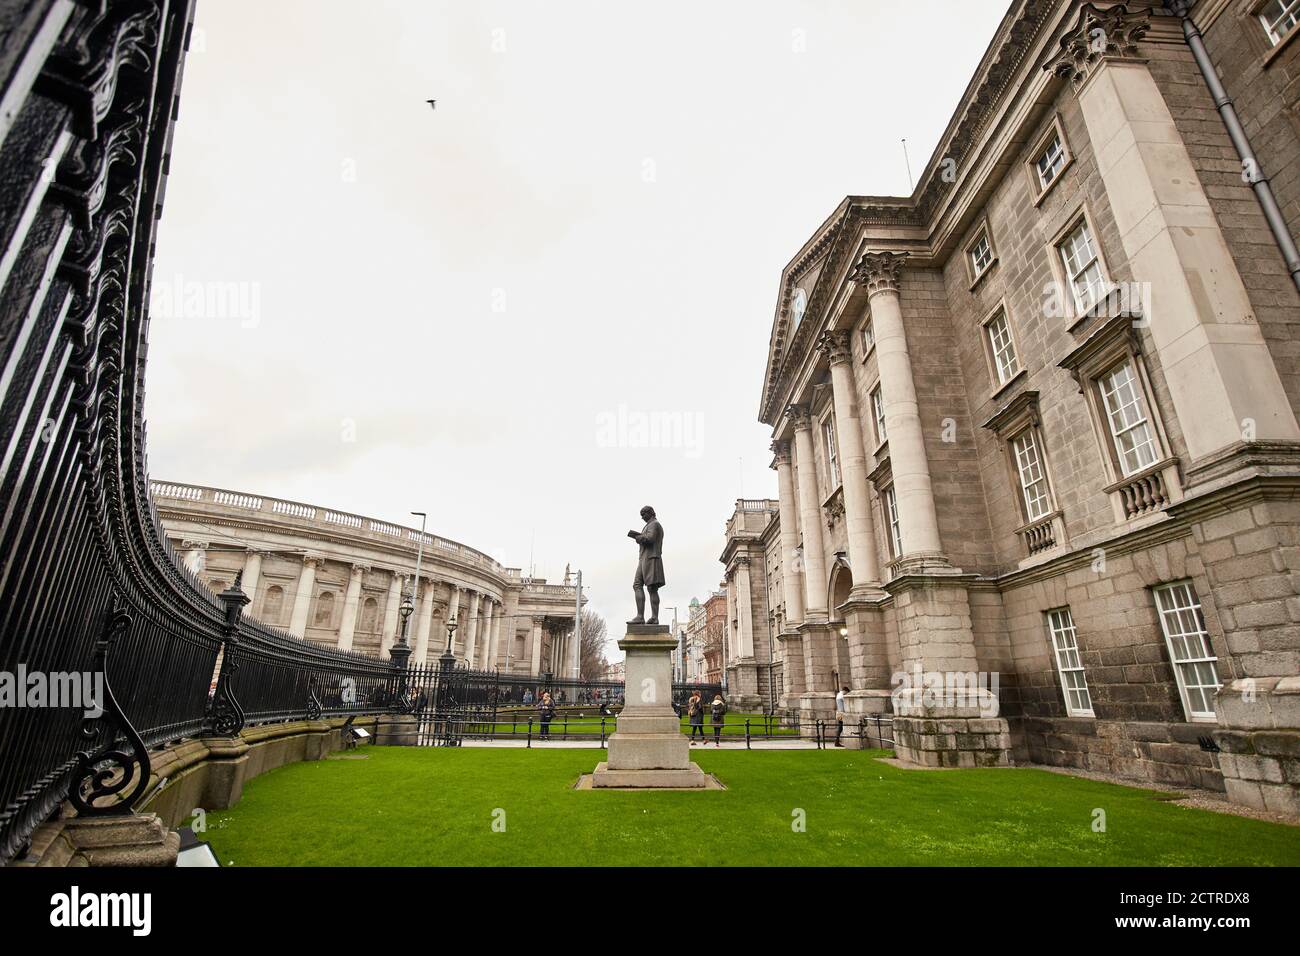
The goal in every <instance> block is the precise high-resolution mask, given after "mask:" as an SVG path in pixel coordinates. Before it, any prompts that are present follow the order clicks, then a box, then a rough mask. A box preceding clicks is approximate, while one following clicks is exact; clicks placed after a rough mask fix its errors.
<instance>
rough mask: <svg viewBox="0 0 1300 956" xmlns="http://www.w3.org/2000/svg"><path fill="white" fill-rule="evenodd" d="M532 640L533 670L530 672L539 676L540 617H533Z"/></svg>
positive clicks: (540, 666)
mask: <svg viewBox="0 0 1300 956" xmlns="http://www.w3.org/2000/svg"><path fill="white" fill-rule="evenodd" d="M532 640H533V646H532V655H533V664H532V666H533V671H532V674H533V676H534V677H540V676H541V673H542V619H541V618H540V617H535V618H533V638H532Z"/></svg>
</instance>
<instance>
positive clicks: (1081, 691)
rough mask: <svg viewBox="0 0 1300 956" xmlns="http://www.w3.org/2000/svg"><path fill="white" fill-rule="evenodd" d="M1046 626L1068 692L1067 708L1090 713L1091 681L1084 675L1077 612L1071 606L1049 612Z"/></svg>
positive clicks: (1078, 714) (1063, 689)
mask: <svg viewBox="0 0 1300 956" xmlns="http://www.w3.org/2000/svg"><path fill="white" fill-rule="evenodd" d="M1047 630H1048V632H1049V633H1050V634H1051V635H1052V650H1053V651H1054V652H1055V654H1056V672H1057V673H1058V674H1060V675H1061V692H1062V693H1063V694H1064V696H1065V712H1066V713H1067V714H1069V715H1070V716H1071V717H1091V716H1093V713H1092V695H1091V694H1089V693H1088V681H1087V679H1086V678H1085V677H1084V676H1083V663H1082V662H1081V661H1080V660H1079V633H1078V631H1076V630H1075V629H1074V616H1073V615H1072V614H1071V613H1070V609H1069V608H1068V607H1062V608H1057V609H1056V610H1055V611H1048V612H1047Z"/></svg>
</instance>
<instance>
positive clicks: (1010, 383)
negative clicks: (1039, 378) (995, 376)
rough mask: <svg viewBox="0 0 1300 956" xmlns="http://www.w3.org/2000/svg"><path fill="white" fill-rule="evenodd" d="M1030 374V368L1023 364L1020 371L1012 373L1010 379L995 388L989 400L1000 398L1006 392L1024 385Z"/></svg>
mask: <svg viewBox="0 0 1300 956" xmlns="http://www.w3.org/2000/svg"><path fill="white" fill-rule="evenodd" d="M1028 376H1029V369H1027V368H1024V367H1023V366H1022V367H1021V369H1020V371H1019V372H1017V373H1016V374H1015V375H1012V376H1011V377H1010V378H1009V379H1007V380H1006V381H1005V382H1003V383H1002V384H1001V385H999V386H998V387H997V388H995V389H994V390H993V392H992V394H991V395H989V400H990V401H994V402H996V401H998V400H1000V399H1001V398H1002V396H1003V395H1004V394H1006V393H1007V392H1009V391H1010V390H1011V389H1013V388H1015V387H1016V386H1017V385H1023V384H1024V383H1025V380H1026V379H1027V378H1028Z"/></svg>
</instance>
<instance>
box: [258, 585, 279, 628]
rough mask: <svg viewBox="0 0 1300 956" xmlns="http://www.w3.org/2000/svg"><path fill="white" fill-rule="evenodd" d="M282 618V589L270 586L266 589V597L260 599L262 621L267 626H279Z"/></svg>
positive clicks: (277, 586)
mask: <svg viewBox="0 0 1300 956" xmlns="http://www.w3.org/2000/svg"><path fill="white" fill-rule="evenodd" d="M283 616H284V588H282V587H280V585H278V584H272V585H271V586H270V587H269V588H267V589H266V597H264V598H262V620H264V621H266V623H268V624H279V623H280V618H281V617H283Z"/></svg>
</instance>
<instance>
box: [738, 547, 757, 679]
mask: <svg viewBox="0 0 1300 956" xmlns="http://www.w3.org/2000/svg"><path fill="white" fill-rule="evenodd" d="M736 618H737V623H738V624H739V631H740V634H739V640H738V641H737V642H736V643H737V645H738V647H737V648H736V657H743V658H752V657H753V656H754V599H753V594H751V593H750V585H749V558H744V557H742V558H737V559H736Z"/></svg>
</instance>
